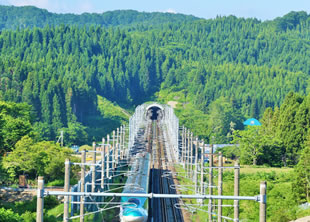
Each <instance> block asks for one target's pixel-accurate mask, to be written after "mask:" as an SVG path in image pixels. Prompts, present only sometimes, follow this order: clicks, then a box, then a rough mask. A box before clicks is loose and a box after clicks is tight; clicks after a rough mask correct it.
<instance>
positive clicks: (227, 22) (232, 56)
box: [0, 7, 310, 144]
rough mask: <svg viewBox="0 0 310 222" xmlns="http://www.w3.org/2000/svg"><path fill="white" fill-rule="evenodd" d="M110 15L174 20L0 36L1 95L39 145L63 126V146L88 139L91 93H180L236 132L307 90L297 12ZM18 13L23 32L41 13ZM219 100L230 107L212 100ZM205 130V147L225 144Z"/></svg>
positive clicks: (136, 97)
mask: <svg viewBox="0 0 310 222" xmlns="http://www.w3.org/2000/svg"><path fill="white" fill-rule="evenodd" d="M1 10H6V11H7V14H8V15H11V14H12V15H11V16H7V17H8V18H9V17H10V18H11V17H12V16H13V15H15V16H17V15H19V14H16V12H15V11H16V10H26V11H27V10H29V11H31V10H37V11H39V12H41V13H42V14H44V13H47V12H46V11H44V10H41V11H40V10H39V9H36V8H33V7H26V8H15V7H2V9H1ZM109 13H110V12H109ZM109 13H108V14H109ZM112 14H114V15H115V16H117V15H119V16H120V17H122V19H124V21H123V20H120V21H122V22H123V23H124V24H129V23H130V21H132V22H133V23H134V22H135V21H136V22H138V21H139V18H140V17H139V16H146V17H147V16H149V17H152V16H155V15H156V16H157V17H158V18H161V19H165V20H167V21H169V18H171V19H172V20H171V21H172V22H167V23H163V24H161V25H158V23H159V22H157V20H156V19H155V20H154V24H157V25H154V24H152V25H144V26H139V25H138V26H132V25H130V26H128V27H127V26H126V25H125V26H124V27H116V28H106V27H104V26H102V25H89V26H86V25H84V26H81V24H80V23H79V22H78V19H76V21H77V22H76V25H63V24H60V25H51V26H49V25H46V26H44V27H43V28H37V27H34V28H25V29H23V28H21V27H18V29H17V30H11V29H13V28H14V27H16V25H14V24H12V25H11V27H10V28H11V29H4V30H2V32H1V35H0V54H1V57H0V73H1V79H0V98H1V99H2V100H4V101H13V102H25V103H28V104H30V105H32V109H33V113H34V116H35V123H34V128H35V129H36V131H38V132H40V135H41V136H42V139H49V140H55V138H56V136H57V135H58V133H59V129H63V130H65V131H66V132H68V135H72V134H75V135H78V136H75V138H72V139H70V141H68V143H71V144H72V143H77V144H81V143H83V142H84V141H87V130H88V128H87V127H90V126H91V127H95V128H96V127H98V124H100V121H98V118H99V117H98V116H100V115H99V111H98V101H97V95H100V96H102V97H104V98H107V99H108V100H110V101H113V102H116V103H117V104H120V105H121V106H124V107H127V108H128V107H129V108H130V107H134V106H135V105H138V104H140V103H143V102H144V101H147V100H149V99H156V93H158V92H159V93H160V92H161V91H164V92H167V94H173V93H181V94H183V97H184V98H185V100H186V101H185V102H184V103H190V104H192V106H193V107H194V109H196V110H200V111H201V112H202V113H204V114H206V115H208V116H209V117H210V118H209V117H207V118H208V122H213V123H215V122H216V121H213V120H214V118H212V115H210V114H211V112H212V109H211V107H214V109H213V110H214V112H213V113H217V109H221V106H223V105H222V104H226V105H227V107H228V109H229V111H227V113H228V114H229V115H230V117H231V119H233V125H235V127H236V129H241V128H242V124H241V123H242V121H243V120H244V119H245V118H247V117H255V118H259V117H261V116H262V114H263V112H264V110H265V109H266V108H267V107H276V106H280V104H282V102H283V101H284V98H285V96H286V95H287V94H288V93H289V92H290V91H293V92H299V93H300V94H301V95H305V94H307V93H308V92H309V86H308V82H309V80H308V76H309V73H310V65H309V63H308V59H309V50H308V49H309V47H310V41H309V35H308V34H309V27H310V18H309V15H307V14H306V13H304V12H291V13H289V14H287V15H285V16H284V17H282V18H278V19H275V20H274V21H267V22H261V21H259V20H257V19H242V18H236V17H234V16H229V17H218V18H216V19H212V20H202V19H201V20H193V19H192V17H186V16H181V15H171V14H167V13H156V14H152V13H151V14H149V13H142V14H141V15H140V14H139V13H137V12H132V11H122V12H119V13H117V12H113V13H112ZM105 15H106V13H103V14H102V15H101V16H103V17H104V16H105ZM23 16H25V18H27V19H29V21H30V25H29V27H32V26H40V24H37V20H35V19H33V18H36V19H37V18H39V16H38V17H34V16H32V17H31V18H30V16H27V13H25V14H24V15H23ZM82 16H83V15H80V16H76V18H81V17H82ZM88 16H93V17H96V16H99V15H98V14H90V15H88ZM60 17H61V16H60ZM179 17H181V18H179ZM31 19H32V20H31ZM126 19H127V20H126ZM174 19H175V20H178V21H180V22H178V23H176V22H173V21H174ZM191 19H192V21H191V22H189V20H191ZM13 20H14V19H13ZM114 20H115V19H113V21H114ZM14 21H19V20H18V19H15V20H14ZM150 21H153V20H152V19H150ZM8 24H9V23H8ZM51 24H53V23H51ZM98 24H99V23H98ZM220 98H223V99H224V100H229V101H228V102H225V103H220V102H217V100H219V99H220ZM160 99H162V98H160ZM163 100H164V99H163ZM212 104H213V106H212ZM216 104H218V106H217V105H216ZM227 107H226V108H227ZM223 118H225V117H223ZM212 119H213V120H212ZM215 119H216V118H215ZM181 121H182V118H181ZM223 122H225V125H224V126H223V127H222V128H225V129H229V127H228V125H227V124H230V122H229V121H228V122H227V121H223ZM184 123H185V124H187V123H186V121H185V122H184ZM213 123H210V124H213ZM96 124H97V125H96ZM215 124H216V123H215ZM208 128H209V129H211V130H209V131H208V132H205V133H200V135H201V136H203V137H205V139H206V140H210V138H211V136H212V135H213V134H215V141H214V142H228V141H229V139H228V138H227V137H226V136H227V133H229V132H228V131H229V130H228V131H227V130H222V131H221V132H216V130H215V129H219V127H218V126H216V125H211V126H210V127H208ZM88 139H92V136H88ZM95 139H100V138H95Z"/></svg>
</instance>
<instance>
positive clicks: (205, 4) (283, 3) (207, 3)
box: [0, 0, 310, 20]
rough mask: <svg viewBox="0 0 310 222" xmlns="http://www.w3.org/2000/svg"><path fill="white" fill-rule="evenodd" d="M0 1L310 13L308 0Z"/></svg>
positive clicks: (76, 7)
mask: <svg viewBox="0 0 310 222" xmlns="http://www.w3.org/2000/svg"><path fill="white" fill-rule="evenodd" d="M0 4H1V5H15V6H24V5H34V6H37V7H39V8H45V9H47V10H49V11H51V12H57V13H68V12H71V13H77V14H81V13H83V12H97V13H102V12H105V11H111V10H117V9H134V10H138V11H145V12H155V11H157V12H171V13H183V14H191V15H194V16H197V17H201V18H214V17H216V16H217V15H222V16H223V15H236V16H238V17H246V18H249V17H256V18H258V19H261V20H267V19H273V18H276V17H278V16H283V15H284V14H287V13H288V12H290V11H306V12H308V13H310V0H0Z"/></svg>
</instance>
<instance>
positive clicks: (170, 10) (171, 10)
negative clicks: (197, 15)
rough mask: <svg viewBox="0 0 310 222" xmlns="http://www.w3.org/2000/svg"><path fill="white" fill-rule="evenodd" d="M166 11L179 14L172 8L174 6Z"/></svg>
mask: <svg viewBox="0 0 310 222" xmlns="http://www.w3.org/2000/svg"><path fill="white" fill-rule="evenodd" d="M164 12H168V13H172V14H177V12H176V10H174V9H172V8H169V9H167V10H166V11H164Z"/></svg>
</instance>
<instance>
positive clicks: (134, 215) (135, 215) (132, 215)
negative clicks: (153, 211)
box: [121, 208, 147, 222]
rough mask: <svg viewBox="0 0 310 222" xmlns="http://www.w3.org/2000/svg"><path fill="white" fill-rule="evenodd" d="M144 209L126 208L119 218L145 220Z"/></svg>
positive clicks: (138, 221)
mask: <svg viewBox="0 0 310 222" xmlns="http://www.w3.org/2000/svg"><path fill="white" fill-rule="evenodd" d="M146 215H147V214H146V211H145V210H144V209H142V208H136V209H130V208H129V209H126V210H124V212H123V216H122V218H121V221H122V222H146V221H147V216H146Z"/></svg>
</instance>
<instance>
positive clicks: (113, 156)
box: [112, 130, 115, 171]
mask: <svg viewBox="0 0 310 222" xmlns="http://www.w3.org/2000/svg"><path fill="white" fill-rule="evenodd" d="M114 159H115V130H113V132H112V171H113V169H114V161H113V160H114Z"/></svg>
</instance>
